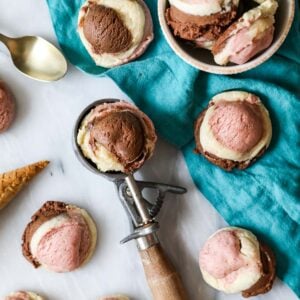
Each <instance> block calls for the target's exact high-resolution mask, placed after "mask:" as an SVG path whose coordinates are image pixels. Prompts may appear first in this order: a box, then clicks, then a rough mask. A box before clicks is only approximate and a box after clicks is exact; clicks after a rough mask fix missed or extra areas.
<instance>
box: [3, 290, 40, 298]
mask: <svg viewBox="0 0 300 300" xmlns="http://www.w3.org/2000/svg"><path fill="white" fill-rule="evenodd" d="M4 300H45V298H43V297H41V296H40V295H38V294H36V293H33V292H27V291H26V292H25V291H20V292H15V293H12V294H10V295H9V296H6V297H5V298H4Z"/></svg>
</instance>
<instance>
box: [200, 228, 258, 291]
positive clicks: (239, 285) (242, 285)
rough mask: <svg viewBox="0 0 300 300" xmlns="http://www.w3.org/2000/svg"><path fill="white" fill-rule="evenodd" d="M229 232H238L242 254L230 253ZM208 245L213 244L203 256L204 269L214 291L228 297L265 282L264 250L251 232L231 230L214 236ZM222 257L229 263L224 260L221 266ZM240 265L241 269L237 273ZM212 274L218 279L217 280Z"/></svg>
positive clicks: (201, 260)
mask: <svg viewBox="0 0 300 300" xmlns="http://www.w3.org/2000/svg"><path fill="white" fill-rule="evenodd" d="M228 232H234V235H235V238H237V239H238V241H239V244H240V250H239V253H234V252H231V251H232V249H229V247H230V246H229V241H228V240H227V239H226V236H225V235H226V234H227V233H228ZM223 233H225V234H223ZM222 235H223V236H224V238H225V240H223V242H221V241H222V238H223V237H222ZM217 237H218V240H217ZM214 240H215V241H214ZM219 241H220V244H219V243H218V242H219ZM206 243H208V244H209V245H208V247H205V246H204V247H203V249H202V251H201V253H200V268H201V272H202V275H203V278H204V280H205V281H206V282H207V283H208V284H209V285H211V286H212V287H213V288H215V289H217V290H220V291H223V292H225V293H228V294H232V293H239V292H241V291H244V290H247V289H249V288H251V287H252V286H253V285H254V284H255V283H256V282H257V281H258V280H259V279H260V278H261V275H262V263H261V258H260V246H259V242H258V240H257V238H256V237H255V235H253V234H252V233H251V232H250V231H248V230H245V229H242V228H237V227H227V228H224V229H221V230H219V231H217V232H216V233H215V234H213V235H212V236H211V237H210V238H209V239H208V241H207V242H206ZM215 247H217V248H216V249H215ZM219 247H220V248H219ZM211 255H212V256H211ZM218 255H219V257H218ZM221 256H222V257H223V256H224V257H225V258H226V260H225V258H224V259H222V262H218V260H219V259H221ZM231 264H232V265H231ZM238 264H239V265H240V266H239V268H237V269H235V268H236V267H237V265H238ZM207 269H209V271H210V272H208V271H207ZM211 273H216V274H217V275H216V274H214V276H213V275H212V274H211ZM217 277H218V278H217Z"/></svg>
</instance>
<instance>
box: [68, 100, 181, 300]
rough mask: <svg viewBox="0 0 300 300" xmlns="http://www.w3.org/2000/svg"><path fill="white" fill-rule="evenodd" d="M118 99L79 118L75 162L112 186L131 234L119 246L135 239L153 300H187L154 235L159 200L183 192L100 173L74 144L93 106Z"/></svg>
mask: <svg viewBox="0 0 300 300" xmlns="http://www.w3.org/2000/svg"><path fill="white" fill-rule="evenodd" d="M118 101H120V100H118V99H102V100H98V101H95V102H94V103H92V104H90V105H89V106H87V107H86V108H85V109H84V110H83V111H82V113H81V114H80V115H79V117H78V119H77V121H76V123H75V127H74V132H73V147H74V151H75V153H76V156H77V158H78V159H79V161H80V162H81V163H82V164H83V165H84V166H85V167H86V168H87V169H88V170H90V171H91V172H93V173H95V174H97V175H100V176H102V177H104V178H106V179H107V180H109V181H112V182H113V183H115V185H116V188H117V191H118V195H119V198H120V201H121V203H122V205H123V206H124V208H125V210H126V213H127V215H128V217H129V220H130V225H131V228H132V233H131V234H130V235H129V236H127V237H126V238H124V239H123V240H122V241H121V243H126V242H128V241H130V240H133V239H135V240H136V242H137V247H138V249H139V251H140V256H141V259H142V263H143V266H144V270H145V274H146V278H147V281H148V284H149V287H150V289H151V292H152V295H153V299H155V300H166V299H172V300H183V299H187V297H186V292H185V290H184V288H183V285H182V283H181V280H180V277H179V275H178V274H177V272H176V271H175V269H174V267H173V266H172V264H171V263H170V262H169V260H168V259H167V257H166V255H165V254H164V251H163V249H162V247H161V246H160V242H159V239H158V237H157V234H156V232H157V231H158V229H159V224H158V222H157V221H156V216H157V215H158V213H159V211H160V209H161V207H162V204H163V200H164V198H165V196H166V194H167V193H173V194H183V193H185V192H186V189H185V188H182V187H178V186H173V185H168V184H162V183H156V182H144V181H136V180H135V179H134V176H133V174H125V173H122V172H101V171H100V170H98V168H97V167H96V165H95V164H94V163H93V162H92V161H91V160H89V159H88V158H86V157H85V156H84V154H83V153H82V151H81V148H80V146H79V145H78V143H77V135H78V131H79V128H80V126H81V123H82V121H83V119H84V118H85V116H86V115H87V114H88V113H89V112H90V111H91V110H92V109H93V108H95V107H96V106H98V105H101V104H104V103H114V102H118ZM147 188H150V189H154V190H156V191H157V195H158V196H157V198H156V199H145V198H144V197H143V196H142V190H144V189H147Z"/></svg>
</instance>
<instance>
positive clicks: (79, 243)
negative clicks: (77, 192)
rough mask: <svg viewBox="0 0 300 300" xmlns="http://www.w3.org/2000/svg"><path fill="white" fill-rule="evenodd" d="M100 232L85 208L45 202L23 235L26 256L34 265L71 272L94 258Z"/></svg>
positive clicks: (56, 202) (55, 270)
mask: <svg viewBox="0 0 300 300" xmlns="http://www.w3.org/2000/svg"><path fill="white" fill-rule="evenodd" d="M96 241H97V229H96V226H95V223H94V221H93V220H92V218H91V216H90V215H89V214H88V213H87V212H86V211H85V210H83V209H81V208H79V207H76V206H73V205H68V204H65V203H63V202H58V201H48V202H46V203H45V204H44V205H43V206H42V207H41V208H40V209H39V210H38V211H37V212H36V213H35V214H34V215H33V216H32V218H31V222H30V223H29V224H28V225H27V227H26V229H25V231H24V234H23V244H22V248H23V255H24V256H25V258H26V259H27V260H28V261H29V262H30V263H31V264H32V265H33V266H34V267H36V268H37V267H39V266H43V267H45V268H46V269H48V270H50V271H54V272H59V273H62V272H70V271H73V270H75V269H77V268H79V267H80V266H82V265H83V264H84V263H86V262H87V261H88V260H89V259H90V258H91V256H92V254H93V252H94V250H95V246H96Z"/></svg>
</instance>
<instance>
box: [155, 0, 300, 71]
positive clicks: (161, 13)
mask: <svg viewBox="0 0 300 300" xmlns="http://www.w3.org/2000/svg"><path fill="white" fill-rule="evenodd" d="M167 3H168V0H158V1H157V12H158V20H159V24H160V28H161V30H162V32H163V36H164V37H165V39H166V41H167V43H168V44H169V46H170V47H171V48H172V50H173V51H174V52H175V54H176V55H177V56H179V57H180V58H181V59H182V60H184V61H185V62H186V63H188V64H189V65H191V66H193V67H194V68H196V69H198V70H201V71H204V72H208V73H212V74H220V75H233V74H239V73H243V72H246V71H249V70H251V69H253V68H256V67H257V66H259V65H261V64H262V63H264V62H266V61H267V60H268V59H269V58H271V56H273V55H274V54H275V53H276V52H277V50H278V49H279V48H280V47H281V45H282V44H283V42H284V41H285V39H286V37H287V35H288V33H289V32H290V29H291V27H292V23H293V21H294V17H295V6H296V5H295V0H289V3H290V6H289V7H288V10H289V11H288V14H289V15H288V21H287V22H286V25H285V27H284V28H283V31H282V33H281V35H280V36H279V37H278V40H277V41H276V42H274V43H273V44H272V45H271V46H270V47H269V48H268V49H266V50H265V51H264V52H262V53H261V54H260V55H259V56H258V57H256V58H255V59H254V60H251V61H249V62H247V63H245V64H242V65H234V66H217V65H210V64H207V63H204V62H201V61H200V60H198V59H196V58H194V57H192V56H191V55H189V54H188V53H186V52H185V51H184V50H183V49H182V48H181V47H180V46H179V45H178V42H177V41H176V39H175V37H174V35H173V33H172V32H171V30H170V27H169V26H168V24H167V22H166V19H165V9H166V5H167Z"/></svg>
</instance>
